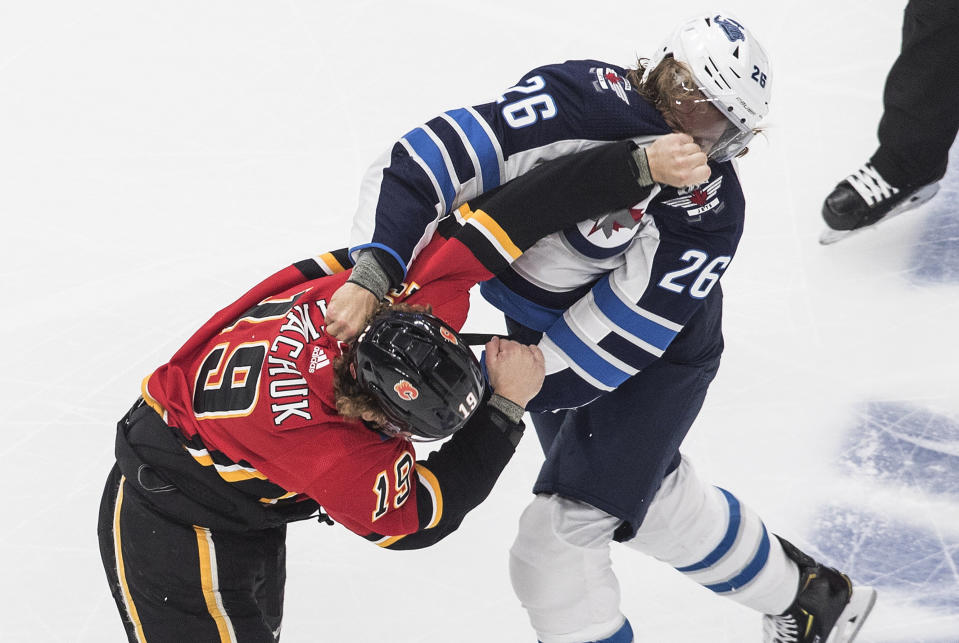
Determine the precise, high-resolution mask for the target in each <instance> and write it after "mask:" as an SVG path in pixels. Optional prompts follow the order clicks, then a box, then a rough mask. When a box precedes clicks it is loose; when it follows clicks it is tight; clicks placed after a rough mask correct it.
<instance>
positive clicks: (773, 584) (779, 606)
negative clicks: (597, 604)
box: [625, 458, 799, 614]
mask: <svg viewBox="0 0 959 643" xmlns="http://www.w3.org/2000/svg"><path fill="white" fill-rule="evenodd" d="M625 544H626V545H627V546H628V547H630V548H632V549H636V550H637V551H641V552H643V553H645V554H648V555H650V556H654V557H655V558H657V559H659V560H661V561H663V562H665V563H668V564H670V565H672V566H673V567H675V568H676V569H678V570H679V571H680V572H682V573H683V574H685V575H686V576H687V577H688V578H690V579H691V580H694V581H696V582H697V583H699V584H701V585H704V586H705V587H707V588H708V589H711V590H712V591H714V592H716V593H717V594H720V595H722V596H725V597H727V598H731V599H732V600H734V601H736V602H738V603H741V604H742V605H746V606H747V607H751V608H753V609H755V610H757V611H759V612H761V613H764V614H779V613H781V612H783V611H784V610H785V609H786V608H787V607H789V605H790V604H791V603H792V601H793V599H794V598H795V596H796V591H797V589H798V585H799V570H798V568H797V567H796V565H795V563H793V561H792V560H790V559H789V558H788V557H787V556H786V554H785V553H784V552H783V550H782V547H781V546H780V544H779V540H778V539H777V538H776V537H775V536H773V535H772V534H770V533H768V532H767V530H766V527H765V525H763V523H762V520H760V518H759V516H758V515H757V514H756V513H755V512H753V511H752V510H751V509H749V508H748V507H747V506H745V505H743V504H742V503H740V502H739V500H738V499H737V498H736V497H735V496H734V495H733V494H731V493H729V492H728V491H725V490H723V489H719V488H717V487H713V486H711V485H707V484H705V483H704V482H703V481H702V480H700V478H699V477H698V476H697V475H696V473H695V471H694V470H693V468H692V466H691V465H690V464H689V462H688V461H687V460H686V459H685V458H684V459H683V461H682V462H681V464H680V466H679V468H677V469H676V470H675V471H674V472H673V473H671V474H670V475H669V476H667V477H666V479H665V480H664V481H663V485H662V486H661V487H660V489H659V492H657V494H656V496H655V498H654V499H653V501H652V503H650V508H649V512H648V513H647V514H646V518H645V520H644V521H643V524H642V526H641V527H640V529H639V531H638V532H637V534H636V537H635V538H633V539H632V540H630V541H628V542H627V543H625Z"/></svg>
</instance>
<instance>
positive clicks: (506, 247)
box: [457, 204, 523, 259]
mask: <svg viewBox="0 0 959 643" xmlns="http://www.w3.org/2000/svg"><path fill="white" fill-rule="evenodd" d="M457 212H458V213H459V216H460V218H462V219H463V222H464V223H467V224H472V225H473V226H474V227H476V228H478V229H479V231H480V232H481V233H483V236H484V237H486V239H487V240H488V241H489V242H490V243H491V244H493V245H494V246H495V247H496V251H497V252H498V253H499V254H501V255H504V256H508V257H512V258H513V259H518V258H519V256H520V255H522V254H523V251H522V250H520V249H519V248H518V247H517V246H516V244H515V243H513V240H512V239H510V238H509V235H508V234H506V231H505V230H503V228H501V227H500V225H499V224H498V223H496V221H495V220H494V219H493V217H491V216H490V215H488V214H486V213H485V212H483V211H482V210H476V211H473V210H471V209H470V207H469V204H464V205H462V206H460V208H459V209H458V210H457Z"/></svg>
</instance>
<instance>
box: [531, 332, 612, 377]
mask: <svg viewBox="0 0 959 643" xmlns="http://www.w3.org/2000/svg"><path fill="white" fill-rule="evenodd" d="M539 348H540V350H541V351H543V358H544V359H545V361H546V375H547V376H549V375H554V374H556V373H559V372H560V371H564V370H566V369H567V368H568V369H570V370H572V371H573V372H574V373H576V374H577V375H578V376H579V377H580V379H582V380H583V381H585V382H586V383H587V384H589V385H590V386H593V387H594V388H597V389H599V390H601V391H612V390H613V389H614V388H615V387H613V386H606V385H605V384H603V383H602V382H600V381H599V380H598V379H596V378H595V377H593V376H592V375H590V374H589V373H587V372H586V371H585V370H583V368H582V367H580V366H579V364H577V363H576V362H575V361H574V360H573V359H572V358H571V357H570V356H569V355H567V354H566V353H565V352H564V351H563V350H562V349H561V348H560V347H559V346H557V345H556V344H555V343H554V342H553V340H551V339H550V338H549V337H547V336H546V335H543V338H542V339H540V340H539Z"/></svg>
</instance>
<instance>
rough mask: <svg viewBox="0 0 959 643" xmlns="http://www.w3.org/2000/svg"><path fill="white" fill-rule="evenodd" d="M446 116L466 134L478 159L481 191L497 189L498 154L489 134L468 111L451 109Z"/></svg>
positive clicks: (499, 178) (498, 175) (498, 178)
mask: <svg viewBox="0 0 959 643" xmlns="http://www.w3.org/2000/svg"><path fill="white" fill-rule="evenodd" d="M446 114H447V115H448V116H449V117H450V118H452V119H453V120H454V121H456V124H457V125H459V126H460V128H461V129H462V130H463V133H464V134H466V139H467V141H468V142H469V145H470V147H472V148H473V151H474V152H476V157H477V158H478V159H479V163H480V169H481V171H482V174H483V191H484V192H488V191H490V190H492V189H493V188H495V187H498V186H499V184H500V181H501V177H500V174H499V154H498V153H497V152H496V147H495V146H494V145H493V142H492V141H491V140H490V137H489V134H487V133H486V130H485V129H483V126H482V125H480V123H479V122H478V121H477V120H476V117H475V116H473V114H471V113H470V112H469V110H466V109H463V108H460V109H453V110H450V111H448V112H446Z"/></svg>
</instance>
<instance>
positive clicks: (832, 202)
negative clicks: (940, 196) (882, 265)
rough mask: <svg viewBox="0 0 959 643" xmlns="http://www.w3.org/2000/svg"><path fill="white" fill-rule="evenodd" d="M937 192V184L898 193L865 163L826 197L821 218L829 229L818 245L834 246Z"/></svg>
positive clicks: (920, 202) (902, 190) (913, 187)
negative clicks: (841, 240)
mask: <svg viewBox="0 0 959 643" xmlns="http://www.w3.org/2000/svg"><path fill="white" fill-rule="evenodd" d="M938 191H939V183H938V182H936V183H929V184H927V185H919V186H911V187H904V188H901V189H900V188H896V187H893V186H891V185H889V183H887V182H886V180H885V179H883V178H882V175H881V174H879V172H877V171H876V168H874V167H873V166H872V165H870V164H869V163H866V164H865V165H863V166H862V167H860V168H859V169H858V170H856V171H855V172H853V173H852V174H850V175H849V176H847V177H846V178H845V179H844V180H843V181H842V182H841V183H840V184H839V185H837V186H836V187H835V189H833V191H832V192H831V193H830V194H829V196H827V197H826V201H825V202H824V203H823V206H822V218H823V219H824V220H825V221H826V225H827V226H829V228H828V229H827V230H826V231H825V232H823V234H822V236H821V237H820V238H819V243H822V244H830V243H835V242H836V241H839V240H840V239H844V238H846V237H847V236H849V235H850V234H852V233H853V232H854V231H859V230H862V229H863V228H867V227H869V226H873V225H875V224H877V223H879V222H880V221H885V220H886V219H891V218H892V217H894V216H896V215H897V214H902V213H903V212H906V211H907V210H911V209H913V208H916V207H919V206H920V205H922V204H923V203H925V202H926V201H928V200H929V199H931V198H932V197H933V196H934V195H935V194H936V192H938Z"/></svg>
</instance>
